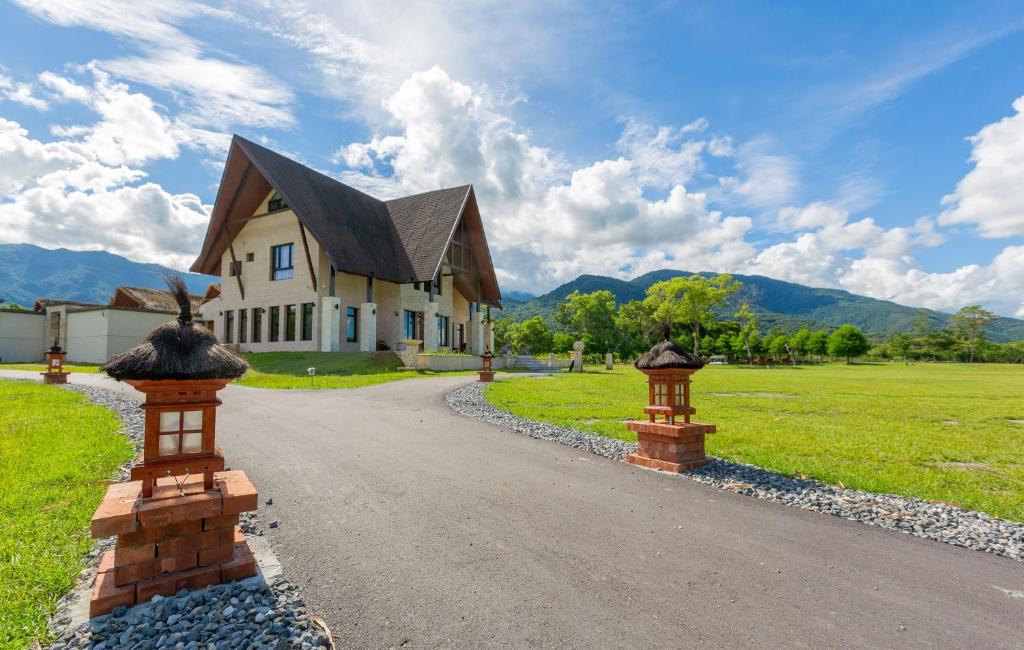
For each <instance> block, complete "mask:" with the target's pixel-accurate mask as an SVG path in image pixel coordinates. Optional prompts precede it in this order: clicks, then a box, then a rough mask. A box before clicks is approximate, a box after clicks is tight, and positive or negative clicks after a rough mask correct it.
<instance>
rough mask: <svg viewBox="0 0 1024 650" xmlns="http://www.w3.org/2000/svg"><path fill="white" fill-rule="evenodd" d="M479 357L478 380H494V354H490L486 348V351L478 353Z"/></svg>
mask: <svg viewBox="0 0 1024 650" xmlns="http://www.w3.org/2000/svg"><path fill="white" fill-rule="evenodd" d="M480 359H481V361H482V363H481V365H480V381H483V382H488V381H494V369H493V361H494V355H493V354H491V351H490V350H487V351H486V352H484V353H483V354H481V355H480Z"/></svg>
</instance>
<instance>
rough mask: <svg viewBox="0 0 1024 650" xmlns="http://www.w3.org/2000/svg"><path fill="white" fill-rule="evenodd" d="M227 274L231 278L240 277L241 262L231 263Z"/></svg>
mask: <svg viewBox="0 0 1024 650" xmlns="http://www.w3.org/2000/svg"><path fill="white" fill-rule="evenodd" d="M229 273H230V274H231V277H235V276H239V275H242V260H235V261H233V262H231V265H230V269H229Z"/></svg>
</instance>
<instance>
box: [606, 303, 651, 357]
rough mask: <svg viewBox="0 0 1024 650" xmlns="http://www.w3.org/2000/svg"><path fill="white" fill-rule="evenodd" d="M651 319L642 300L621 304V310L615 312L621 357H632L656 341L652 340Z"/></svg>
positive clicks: (644, 350) (647, 348)
mask: <svg viewBox="0 0 1024 650" xmlns="http://www.w3.org/2000/svg"><path fill="white" fill-rule="evenodd" d="M650 320H651V319H650V315H649V314H648V312H647V308H646V307H645V306H644V303H643V302H642V301H640V300H632V301H630V302H627V303H624V304H622V305H620V306H619V311H618V313H616V314H615V329H616V330H617V331H618V334H619V339H618V344H619V357H621V358H623V359H632V358H633V357H636V356H638V355H640V354H641V353H643V352H646V351H647V350H649V349H650V348H651V346H652V345H653V344H654V343H656V341H652V340H651V338H652V337H651V327H650Z"/></svg>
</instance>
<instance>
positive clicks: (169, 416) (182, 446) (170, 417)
mask: <svg viewBox="0 0 1024 650" xmlns="http://www.w3.org/2000/svg"><path fill="white" fill-rule="evenodd" d="M159 433H160V435H159V436H158V445H157V454H158V455H160V456H176V455H178V454H198V453H199V452H201V451H202V450H203V411H202V409H195V410H191V411H163V412H161V413H160V432H159Z"/></svg>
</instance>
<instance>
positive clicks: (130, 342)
mask: <svg viewBox="0 0 1024 650" xmlns="http://www.w3.org/2000/svg"><path fill="white" fill-rule="evenodd" d="M104 311H105V312H106V314H107V358H108V359H109V358H110V357H112V356H114V355H115V354H121V353H122V352H127V351H128V350H130V349H132V348H134V347H135V346H136V345H138V344H139V343H142V340H143V339H144V338H146V335H147V334H149V333H150V332H151V331H153V330H154V329H155V328H157V327H159V326H160V325H163V324H164V323H167V322H170V321H172V320H174V319H176V318H177V317H178V315H177V313H173V314H172V313H169V312H152V311H128V310H122V309H106V310H104ZM73 315H74V314H72V316H73ZM104 361H106V359H104Z"/></svg>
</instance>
